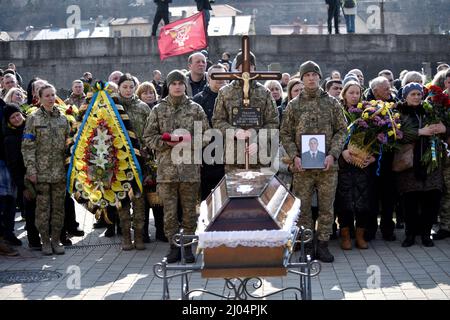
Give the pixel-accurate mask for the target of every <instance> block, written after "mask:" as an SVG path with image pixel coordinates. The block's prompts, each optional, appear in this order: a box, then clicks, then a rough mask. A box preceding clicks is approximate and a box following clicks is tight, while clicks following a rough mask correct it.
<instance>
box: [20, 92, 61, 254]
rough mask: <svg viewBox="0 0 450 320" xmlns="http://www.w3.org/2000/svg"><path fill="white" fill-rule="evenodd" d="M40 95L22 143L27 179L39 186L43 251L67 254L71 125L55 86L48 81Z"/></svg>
mask: <svg viewBox="0 0 450 320" xmlns="http://www.w3.org/2000/svg"><path fill="white" fill-rule="evenodd" d="M38 94H39V101H40V106H39V109H38V110H36V111H35V112H33V113H32V114H31V115H30V116H29V117H28V118H27V121H26V125H25V130H24V135H23V142H22V154H23V158H24V162H25V166H26V170H27V173H26V179H28V180H30V181H31V182H32V183H33V184H34V185H35V186H36V191H37V198H36V227H37V229H38V231H39V233H40V235H41V240H42V253H43V254H45V255H51V254H52V249H53V252H54V253H56V254H64V247H63V246H62V245H61V244H60V242H59V240H60V235H61V229H62V227H63V224H64V196H65V190H66V184H65V180H66V172H65V168H64V160H65V157H66V156H65V150H66V139H68V138H69V132H70V127H69V123H68V121H67V119H66V117H65V116H64V115H62V114H61V113H60V112H59V110H58V108H57V106H56V105H55V101H56V90H55V88H54V87H53V86H52V85H50V84H45V85H44V86H42V87H41V88H40V89H39V91H38ZM50 227H51V237H50ZM50 239H51V240H50Z"/></svg>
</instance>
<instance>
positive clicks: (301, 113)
mask: <svg viewBox="0 0 450 320" xmlns="http://www.w3.org/2000/svg"><path fill="white" fill-rule="evenodd" d="M302 134H325V144H326V148H325V153H326V155H332V156H333V157H334V158H335V160H337V159H338V158H339V155H340V154H341V152H342V148H343V146H344V141H345V137H346V135H347V124H346V122H345V117H344V114H343V112H342V107H341V106H340V104H339V102H338V101H337V100H336V99H335V98H333V97H331V96H329V95H328V94H327V93H326V92H325V91H323V90H322V89H320V88H318V89H317V90H316V91H315V92H313V93H308V92H307V91H306V90H304V91H303V92H302V93H301V94H300V95H299V96H298V97H296V98H294V99H293V100H291V101H290V102H289V104H288V105H287V107H286V110H285V111H284V113H283V122H282V124H281V130H280V139H281V142H282V144H283V147H284V148H285V150H286V152H287V154H288V155H289V158H290V159H293V158H294V157H295V156H299V155H300V146H301V135H302ZM334 168H335V169H337V165H335V166H334Z"/></svg>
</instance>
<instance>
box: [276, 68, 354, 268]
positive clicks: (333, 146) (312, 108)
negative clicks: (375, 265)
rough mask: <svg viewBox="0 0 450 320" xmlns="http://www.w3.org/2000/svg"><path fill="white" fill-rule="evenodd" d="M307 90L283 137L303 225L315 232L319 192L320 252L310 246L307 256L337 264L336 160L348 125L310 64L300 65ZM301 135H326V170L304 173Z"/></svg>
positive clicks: (286, 118)
mask: <svg viewBox="0 0 450 320" xmlns="http://www.w3.org/2000/svg"><path fill="white" fill-rule="evenodd" d="M300 77H301V79H302V81H303V82H304V84H305V89H304V91H303V92H302V93H301V94H300V95H299V96H298V97H296V98H295V99H293V100H291V101H290V102H289V104H288V106H287V108H286V110H285V112H284V114H283V123H282V125H281V130H280V138H281V141H282V144H283V146H284V148H285V149H286V152H287V153H288V155H289V157H290V158H291V159H292V161H293V162H294V167H295V169H294V181H293V187H292V189H293V192H294V194H295V195H296V196H297V197H299V198H300V199H301V201H302V204H301V212H302V215H301V217H300V220H299V224H300V225H302V226H304V227H305V228H309V229H312V230H315V226H313V219H312V214H311V198H312V195H313V190H314V188H317V190H318V196H319V216H318V219H317V231H316V234H317V239H318V245H317V253H316V255H314V251H315V250H314V246H313V245H312V244H311V243H308V244H307V247H306V251H307V252H306V253H307V254H310V255H311V256H315V257H316V258H317V259H319V260H321V261H323V262H333V260H334V257H333V255H332V254H331V253H330V252H329V251H328V240H329V237H330V233H331V231H332V224H333V202H334V195H335V193H336V185H337V177H338V174H337V170H338V166H337V163H336V160H337V159H338V158H339V155H340V154H341V152H342V148H343V145H344V139H345V137H346V123H345V118H344V115H343V113H342V111H341V106H340V104H339V102H338V101H337V100H336V99H335V98H333V97H330V96H329V95H328V94H327V93H326V92H324V91H323V90H322V89H321V88H319V81H320V78H321V77H322V73H321V71H320V68H319V66H318V65H317V64H316V63H315V62H313V61H307V62H305V63H303V64H302V65H301V66H300ZM301 134H325V142H326V152H325V153H326V155H327V156H326V158H325V161H324V166H325V169H311V170H304V169H303V168H302V165H301V163H302V161H301V158H300V155H301V153H300V150H299V147H300V145H301Z"/></svg>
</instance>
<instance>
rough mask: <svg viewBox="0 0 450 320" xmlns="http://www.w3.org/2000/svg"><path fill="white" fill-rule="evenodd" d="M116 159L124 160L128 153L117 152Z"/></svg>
mask: <svg viewBox="0 0 450 320" xmlns="http://www.w3.org/2000/svg"><path fill="white" fill-rule="evenodd" d="M117 158H118V159H119V160H125V159H126V158H128V153H127V152H125V151H122V150H119V151H118V152H117Z"/></svg>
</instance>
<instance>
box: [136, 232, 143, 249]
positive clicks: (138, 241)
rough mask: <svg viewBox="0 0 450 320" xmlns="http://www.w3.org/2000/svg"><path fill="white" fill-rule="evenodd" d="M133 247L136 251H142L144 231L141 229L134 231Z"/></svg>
mask: <svg viewBox="0 0 450 320" xmlns="http://www.w3.org/2000/svg"><path fill="white" fill-rule="evenodd" d="M134 246H135V248H136V250H144V249H145V244H144V231H143V230H142V229H135V230H134Z"/></svg>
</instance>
